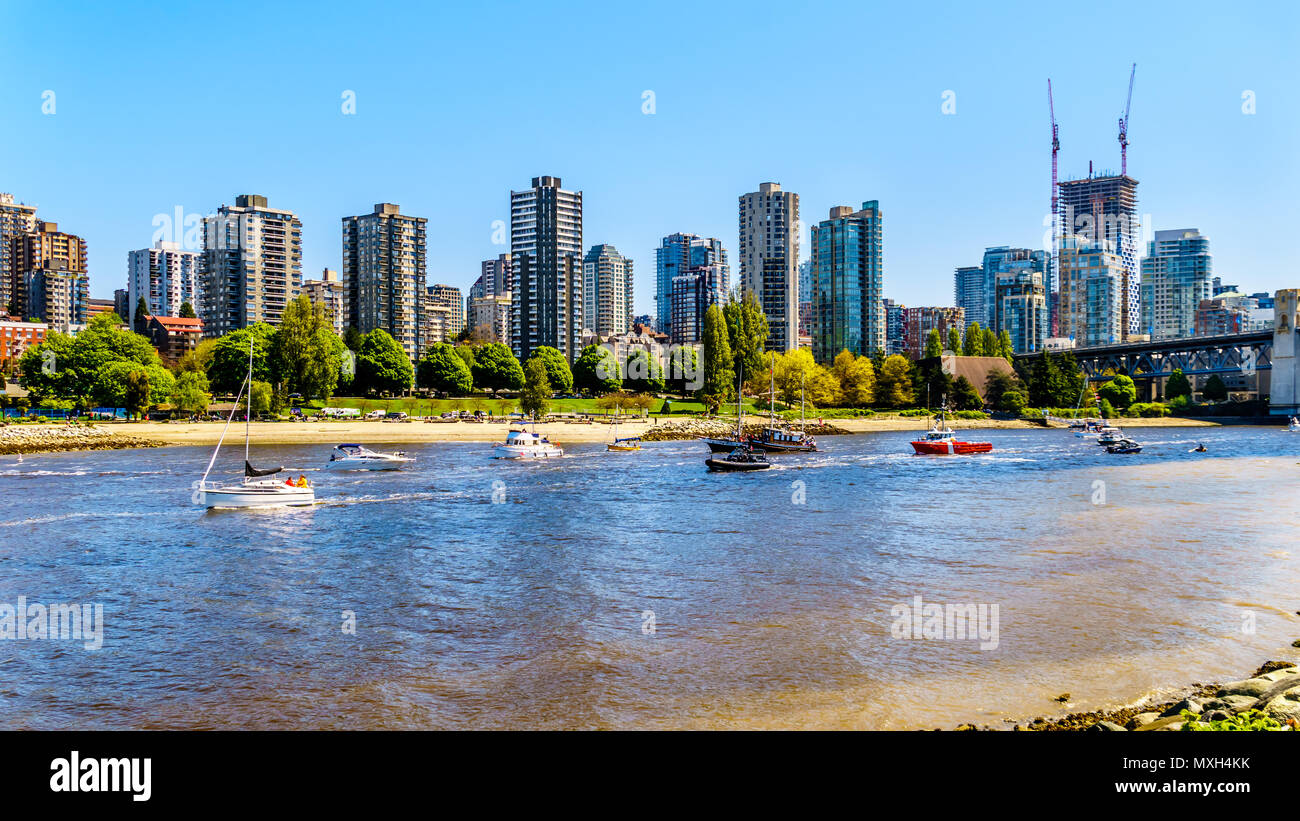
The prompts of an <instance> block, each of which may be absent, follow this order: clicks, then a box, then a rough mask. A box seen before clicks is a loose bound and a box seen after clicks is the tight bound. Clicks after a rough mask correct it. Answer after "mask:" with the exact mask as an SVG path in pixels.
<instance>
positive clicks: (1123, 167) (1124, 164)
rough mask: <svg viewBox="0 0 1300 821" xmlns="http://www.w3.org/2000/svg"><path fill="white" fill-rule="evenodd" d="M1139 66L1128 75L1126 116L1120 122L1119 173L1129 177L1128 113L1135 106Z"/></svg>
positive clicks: (1135, 66)
mask: <svg viewBox="0 0 1300 821" xmlns="http://www.w3.org/2000/svg"><path fill="white" fill-rule="evenodd" d="M1137 69H1138V64H1137V63H1134V64H1133V69H1132V70H1131V71H1130V72H1129V75H1128V100H1126V101H1125V103H1124V116H1123V117H1122V118H1120V121H1119V173H1120V174H1121V175H1124V176H1127V175H1128V112H1129V108H1131V107H1132V105H1133V77H1134V76H1135V75H1136V74H1137Z"/></svg>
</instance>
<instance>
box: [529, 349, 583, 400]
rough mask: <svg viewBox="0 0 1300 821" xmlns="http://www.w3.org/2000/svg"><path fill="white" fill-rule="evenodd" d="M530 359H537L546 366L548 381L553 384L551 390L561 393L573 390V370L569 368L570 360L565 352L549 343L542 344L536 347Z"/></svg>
mask: <svg viewBox="0 0 1300 821" xmlns="http://www.w3.org/2000/svg"><path fill="white" fill-rule="evenodd" d="M528 359H529V360H533V359H536V360H538V361H540V362H541V363H542V364H543V365H544V366H546V381H547V384H549V385H550V386H551V390H555V391H559V392H560V393H569V392H570V391H572V390H573V371H572V370H570V369H569V360H567V359H565V358H564V354H562V353H560V352H559V350H557V349H555V348H552V347H550V346H549V345H542V346H541V347H538V348H534V349H533V352H532V353H531V354H529V356H528Z"/></svg>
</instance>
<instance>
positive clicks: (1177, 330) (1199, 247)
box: [1142, 228, 1213, 340]
mask: <svg viewBox="0 0 1300 821" xmlns="http://www.w3.org/2000/svg"><path fill="white" fill-rule="evenodd" d="M1212 268H1213V265H1212V261H1211V259H1210V241H1209V239H1207V238H1206V237H1203V236H1201V233H1200V231H1197V230H1196V229H1195V228H1179V229H1177V230H1173V231H1156V235H1155V239H1154V240H1152V241H1151V242H1149V243H1147V255H1146V256H1145V257H1143V258H1142V332H1143V333H1147V334H1150V335H1151V338H1152V339H1153V340H1157V339H1178V338H1180V337H1184V336H1192V335H1194V334H1195V333H1196V312H1197V308H1198V307H1199V306H1200V304H1201V302H1202V301H1203V300H1207V299H1210V298H1211V297H1212V296H1213V294H1212V293H1211V289H1212V288H1213V278H1212V273H1213V271H1212Z"/></svg>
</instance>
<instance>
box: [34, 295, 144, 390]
mask: <svg viewBox="0 0 1300 821" xmlns="http://www.w3.org/2000/svg"><path fill="white" fill-rule="evenodd" d="M114 362H134V363H136V364H139V365H146V366H148V365H157V366H159V367H161V366H162V360H161V359H159V358H158V352H157V351H155V350H154V348H153V345H151V344H149V340H148V339H146V338H145V337H143V336H140V335H139V334H137V333H134V332H133V331H130V330H127V329H125V328H122V327H120V323H119V322H118V321H117V317H116V315H113V314H100V315H99V316H96V317H94V318H93V319H91V320H90V322H89V323H88V324H87V325H86V327H85V328H83V329H82V330H81V331H80V332H79V333H78V334H77V335H76V336H75V337H71V336H67V335H66V334H61V333H59V332H58V331H51V332H50V333H49V334H48V335H47V336H46V337H45V340H44V341H43V342H42V343H41V344H39V345H33V346H32V347H30V348H28V349H27V350H26V351H25V352H24V353H23V355H22V357H21V358H20V359H19V365H20V369H21V371H22V379H21V380H20V382H21V384H22V385H23V387H25V388H27V389H28V390H29V391H31V393H32V398H33V400H35V401H37V402H44V401H48V400H50V399H55V398H62V399H69V400H72V401H74V402H76V403H78V404H79V405H81V406H83V407H85V406H87V405H88V403H89V402H90V401H91V400H92V397H93V396H94V394H95V393H96V392H97V390H98V388H99V384H100V382H99V380H100V375H101V373H102V371H103V370H104V368H106V367H107V366H108V365H110V364H112V363H114Z"/></svg>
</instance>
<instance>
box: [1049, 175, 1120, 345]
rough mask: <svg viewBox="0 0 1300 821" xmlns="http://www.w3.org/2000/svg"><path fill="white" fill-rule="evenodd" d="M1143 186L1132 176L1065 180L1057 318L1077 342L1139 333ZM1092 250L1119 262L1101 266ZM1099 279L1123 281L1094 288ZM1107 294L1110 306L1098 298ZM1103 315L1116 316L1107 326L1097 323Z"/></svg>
mask: <svg viewBox="0 0 1300 821" xmlns="http://www.w3.org/2000/svg"><path fill="white" fill-rule="evenodd" d="M1137 186H1138V181H1137V180H1135V179H1133V178H1132V177H1130V176H1128V175H1126V174H1119V175H1111V176H1102V177H1094V176H1091V175H1090V176H1088V177H1087V178H1086V179H1081V180H1066V181H1063V182H1061V183H1060V199H1059V203H1060V205H1059V208H1060V213H1059V214H1058V217H1059V218H1060V221H1061V222H1060V225H1061V241H1060V245H1059V247H1058V249H1057V254H1058V257H1057V260H1058V263H1057V270H1058V277H1059V294H1058V300H1059V301H1058V305H1057V316H1058V319H1059V325H1060V327H1059V333H1060V335H1061V336H1070V337H1074V339H1075V341H1076V344H1080V345H1088V344H1106V343H1109V342H1123V341H1125V340H1126V339H1127V338H1128V337H1129V336H1131V335H1133V334H1136V333H1138V332H1139V328H1140V326H1141V311H1140V310H1139V302H1138V300H1139V297H1140V289H1139V277H1138V270H1139V269H1138V253H1139V251H1138V240H1139V236H1140V233H1141V222H1140V220H1139V217H1138V211H1137ZM1087 251H1096V252H1103V253H1104V254H1105V255H1106V256H1108V257H1110V258H1112V259H1113V260H1114V263H1115V264H1112V265H1103V266H1098V265H1096V261H1097V259H1098V257H1097V256H1096V255H1094V254H1090V253H1081V252H1087ZM1089 262H1090V263H1093V264H1092V265H1086V264H1084V265H1081V264H1080V263H1089ZM1098 277H1107V278H1114V279H1116V280H1117V281H1115V282H1110V283H1106V284H1105V287H1104V288H1103V287H1100V284H1099V283H1096V282H1094V283H1093V284H1092V286H1089V284H1088V280H1089V279H1093V280H1095V279H1097V278H1098ZM1089 293H1091V294H1093V295H1094V296H1093V297H1092V298H1089V297H1088V296H1087V294H1089ZM1102 294H1106V295H1108V296H1106V297H1105V298H1104V299H1105V300H1106V303H1107V304H1100V303H1098V302H1097V300H1098V299H1102V297H1101V296H1100V295H1102ZM1110 300H1114V304H1110ZM1099 316H1106V317H1110V318H1111V319H1109V320H1108V321H1106V322H1105V323H1103V325H1105V326H1106V327H1104V328H1103V327H1102V326H1101V325H1098V323H1097V322H1096V321H1095V320H1096V319H1097V318H1098V317H1099Z"/></svg>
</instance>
